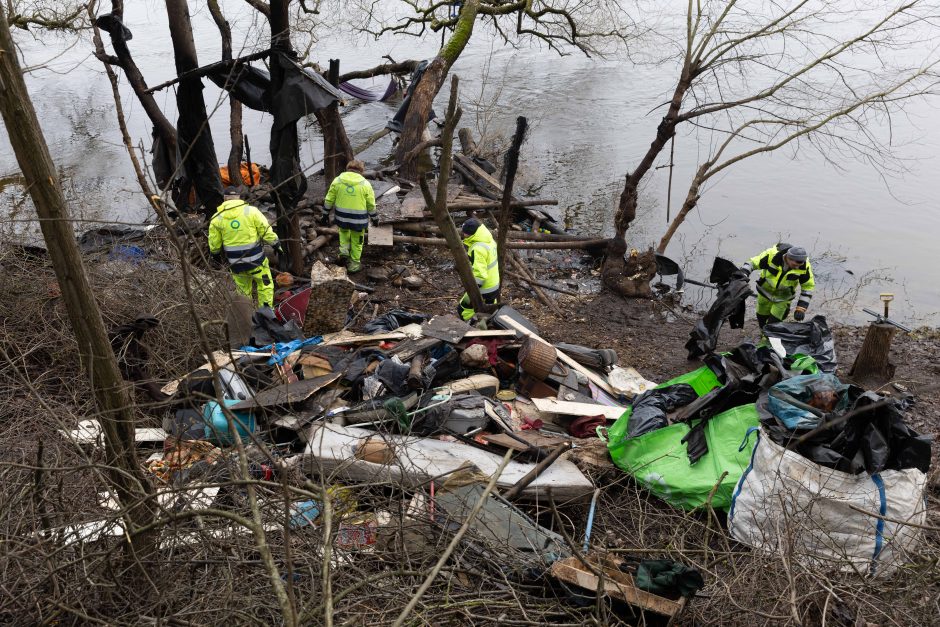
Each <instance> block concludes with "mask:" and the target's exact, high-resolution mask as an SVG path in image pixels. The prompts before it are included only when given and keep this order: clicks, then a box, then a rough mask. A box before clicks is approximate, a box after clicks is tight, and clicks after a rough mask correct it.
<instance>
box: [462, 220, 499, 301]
mask: <svg viewBox="0 0 940 627" xmlns="http://www.w3.org/2000/svg"><path fill="white" fill-rule="evenodd" d="M463 245H464V246H466V247H467V254H468V255H470V265H471V266H473V277H474V278H475V279H476V281H477V285H479V286H480V294H481V295H482V296H483V297H484V298H485V297H486V296H487V295H488V294H493V293H494V292H496V291H498V290H499V268H498V267H497V265H498V261H497V258H496V240H494V239H493V234H492V233H490V230H489V229H488V228H486V227H485V226H483V225H482V224H481V225H480V227H479V228H478V229H477V230H476V233H474V234H473V235H470V236H469V237H466V238H464V240H463Z"/></svg>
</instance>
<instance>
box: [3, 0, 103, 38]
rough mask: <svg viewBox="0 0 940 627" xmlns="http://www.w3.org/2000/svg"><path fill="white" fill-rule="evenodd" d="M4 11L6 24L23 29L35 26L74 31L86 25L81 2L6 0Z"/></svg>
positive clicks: (47, 29) (48, 29) (44, 28)
mask: <svg viewBox="0 0 940 627" xmlns="http://www.w3.org/2000/svg"><path fill="white" fill-rule="evenodd" d="M6 13H7V17H6V21H7V24H9V25H10V26H12V27H14V28H22V29H23V30H29V28H30V27H32V26H35V27H38V28H41V29H42V30H44V31H56V30H62V31H74V30H77V29H79V28H82V27H84V26H86V24H85V23H84V18H85V5H84V4H82V3H81V2H74V1H68V2H48V1H47V0H7V2H6Z"/></svg>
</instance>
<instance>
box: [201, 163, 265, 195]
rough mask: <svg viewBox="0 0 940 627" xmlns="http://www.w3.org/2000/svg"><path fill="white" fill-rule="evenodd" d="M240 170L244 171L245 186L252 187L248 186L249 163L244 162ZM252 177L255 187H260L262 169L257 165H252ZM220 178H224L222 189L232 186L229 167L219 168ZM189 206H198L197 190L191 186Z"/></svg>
mask: <svg viewBox="0 0 940 627" xmlns="http://www.w3.org/2000/svg"><path fill="white" fill-rule="evenodd" d="M240 169H241V171H242V180H243V181H244V182H245V186H246V187H251V185H249V184H248V163H247V162H245V161H242V165H241V168H240ZM251 175H252V177H253V178H252V180H253V181H254V183H255V185H258V184H260V183H261V168H259V167H258V164H257V163H252V164H251ZM219 176H220V177H221V178H222V187H228V186H229V185H231V184H232V179H230V178H229V177H228V166H227V165H223V166H221V167H220V168H219ZM189 204H190V205H195V204H196V188H195V187H193V186H190V188H189Z"/></svg>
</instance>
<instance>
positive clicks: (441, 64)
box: [396, 0, 480, 181]
mask: <svg viewBox="0 0 940 627" xmlns="http://www.w3.org/2000/svg"><path fill="white" fill-rule="evenodd" d="M479 10H480V0H467V1H466V2H465V3H464V5H463V7H462V8H461V9H460V17H459V19H458V20H457V24H456V26H455V27H454V32H453V34H451V36H450V39H449V40H448V41H447V43H446V44H445V45H444V47H443V48H441V50H440V52H438V53H437V56H436V57H434V59H433V60H432V61H431V63H429V64H428V67H427V69H426V70H425V71H424V74H423V75H422V76H421V80H419V81H418V84H417V85H416V86H415V88H414V91H413V92H412V94H411V104H410V105H409V106H408V113H407V114H406V115H405V123H404V125H403V128H402V132H401V139H400V141H399V142H398V153H397V154H396V161H397V162H398V163H399V165H400V166H401V169H400V170H399V174H400V175H401V176H402V178H406V179H409V180H412V181H414V180H417V178H418V160H417V159H412V160H410V161H407V162H405V161H404V158H405V155H407V154H408V153H409V152H411V150H412V149H413V148H414V147H415V146H417V145H418V144H419V143H421V138H422V135H424V130H425V129H426V128H427V126H428V115H429V114H430V112H431V105H432V104H433V103H434V98H435V96H437V92H439V91H440V90H441V87H443V86H444V81H445V80H446V79H447V73H448V72H449V71H450V68H451V66H452V65H453V64H454V61H456V60H457V57H459V56H460V53H461V52H463V49H464V48H465V47H466V46H467V42H468V41H470V36H471V35H472V34H473V26H474V24H475V23H476V17H477V12H478V11H479Z"/></svg>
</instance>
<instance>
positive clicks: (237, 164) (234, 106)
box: [207, 0, 251, 186]
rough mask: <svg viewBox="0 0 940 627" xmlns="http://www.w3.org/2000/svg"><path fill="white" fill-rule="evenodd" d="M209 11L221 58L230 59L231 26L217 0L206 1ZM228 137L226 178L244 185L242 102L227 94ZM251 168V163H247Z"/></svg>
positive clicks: (233, 69) (234, 70) (236, 71)
mask: <svg viewBox="0 0 940 627" xmlns="http://www.w3.org/2000/svg"><path fill="white" fill-rule="evenodd" d="M207 4H208V6H209V12H210V13H211V14H212V20H213V21H214V22H215V25H216V26H218V27H219V34H220V35H221V36H222V60H223V61H231V60H232V27H231V26H230V25H229V23H228V20H226V19H225V16H224V15H223V14H222V9H221V8H220V7H219V2H218V0H209V1H208V3H207ZM231 71H232V72H233V73H236V74H237V73H238V68H237V67H235V68H232V70H231ZM228 102H229V137H230V141H231V148H230V149H229V152H228V163H227V165H228V178H229V180H230V181H231V183H232V185H235V186H239V185H244V184H245V182H244V181H243V180H242V167H241V166H242V152H243V150H244V145H243V140H242V138H243V137H244V135H243V134H242V103H241V102H239V101H238V100H237V99H236V98H234V97H233V96H232V94H229V97H228ZM248 167H249V168H251V164H248Z"/></svg>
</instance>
